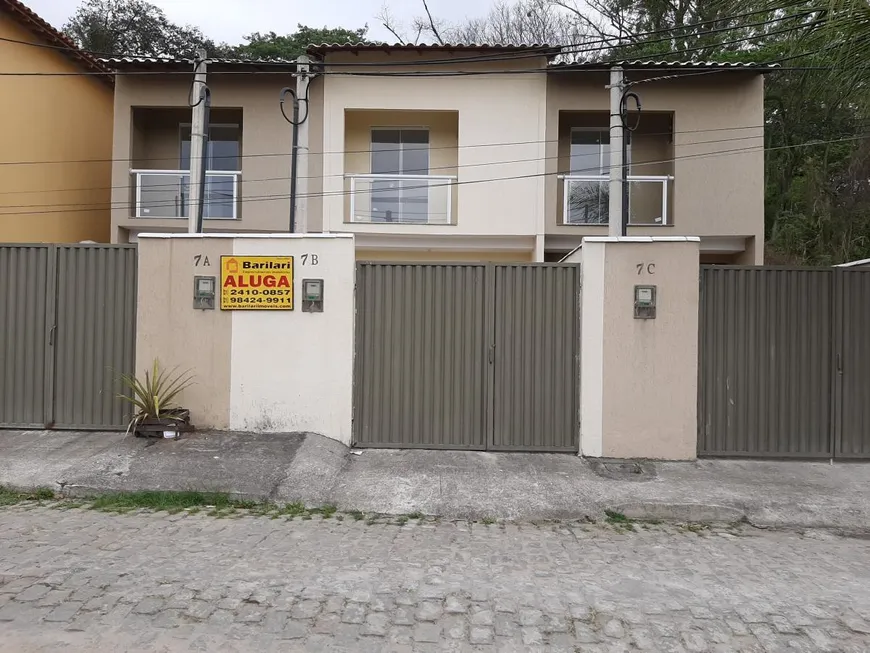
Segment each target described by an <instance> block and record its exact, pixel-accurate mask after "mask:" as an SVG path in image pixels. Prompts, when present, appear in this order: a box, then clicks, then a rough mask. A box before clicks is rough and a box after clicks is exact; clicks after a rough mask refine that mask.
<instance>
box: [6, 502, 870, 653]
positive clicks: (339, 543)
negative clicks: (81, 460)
mask: <svg viewBox="0 0 870 653" xmlns="http://www.w3.org/2000/svg"><path fill="white" fill-rule="evenodd" d="M868 563H870V542H868V541H866V540H861V539H842V538H838V537H834V536H830V535H825V534H822V533H817V534H811V535H807V536H801V535H799V534H794V533H779V532H768V531H758V530H754V529H751V528H748V527H746V528H740V529H736V530H730V529H729V530H723V531H721V532H720V531H715V530H714V531H709V530H702V531H700V532H693V531H692V530H688V529H680V528H678V527H674V526H649V527H648V528H641V527H637V529H636V530H635V531H632V532H624V531H623V530H622V529H618V528H614V527H612V526H606V525H603V524H602V525H595V524H576V523H570V524H568V523H548V524H542V525H534V524H523V525H514V524H507V525H500V524H492V525H484V524H479V523H475V524H468V523H465V522H461V523H449V522H433V521H422V522H418V521H417V520H413V519H412V520H409V521H408V523H406V524H404V525H399V524H396V523H392V524H390V523H373V524H368V523H366V521H357V520H354V519H352V518H350V517H348V516H345V517H344V519H343V521H338V520H337V519H336V518H332V519H321V518H320V517H315V518H313V519H311V520H300V519H295V520H293V521H286V520H285V519H284V518H280V519H270V518H268V517H256V516H244V517H234V518H220V519H218V518H215V517H209V516H206V515H204V514H203V513H200V514H196V515H188V514H178V515H172V516H170V515H167V514H166V513H137V514H127V515H114V514H106V513H101V512H96V511H91V510H83V509H73V510H61V509H58V508H56V507H49V506H43V507H33V506H28V505H19V506H15V507H10V508H4V509H0V622H3V623H2V625H0V650H2V651H14V652H16V653H22V652H29V651H55V650H57V651H61V650H63V651H99V652H101V653H102V652H106V651H209V652H211V651H256V652H257V653H265V652H267V651H296V650H298V651H321V650H323V651H326V650H329V651H440V650H459V651H465V650H468V651H475V650H479V651H535V650H542V651H543V650H548V651H570V652H572V653H574V652H576V651H628V650H649V651H707V650H712V651H783V650H795V651H817V650H818V651H865V650H870V564H868Z"/></svg>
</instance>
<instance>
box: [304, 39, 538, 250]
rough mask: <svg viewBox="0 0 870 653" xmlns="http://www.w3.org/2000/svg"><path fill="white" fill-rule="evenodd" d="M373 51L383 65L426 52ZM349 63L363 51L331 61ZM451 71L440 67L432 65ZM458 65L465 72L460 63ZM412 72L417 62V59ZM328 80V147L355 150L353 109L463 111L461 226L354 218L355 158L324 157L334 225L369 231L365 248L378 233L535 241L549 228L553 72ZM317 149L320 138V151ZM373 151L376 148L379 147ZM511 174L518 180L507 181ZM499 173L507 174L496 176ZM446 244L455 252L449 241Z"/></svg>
mask: <svg viewBox="0 0 870 653" xmlns="http://www.w3.org/2000/svg"><path fill="white" fill-rule="evenodd" d="M365 56H366V57H367V60H371V61H373V63H377V61H378V57H379V56H381V57H382V58H383V60H384V61H391V62H395V61H400V60H410V61H420V60H421V58H420V57H419V56H418V55H416V54H406V53H395V54H393V55H391V56H387V55H377V54H369V53H366V55H365ZM345 59H346V60H348V61H359V60H360V58H359V57H354V56H353V55H331V56H330V57H329V60H328V62H329V63H330V64H331V65H332V66H333V67H332V68H331V70H340V68H339V67H338V64H340V63H342V62H343V61H344V60H345ZM543 63H544V61H543V58H541V59H540V60H538V59H523V60H519V62H518V63H516V64H512V65H516V66H518V67H525V66H528V67H530V68H539V67H541V66H542V65H543ZM503 66H504V64H503V63H494V64H474V67H475V68H476V69H480V70H485V69H487V67H491V68H493V69H496V68H503ZM468 67H469V65H466V66H465V68H468ZM441 68H443V67H439V66H430V67H427V68H426V70H427V71H430V72H431V71H434V70H438V69H441ZM451 68H452V69H454V70H455V66H453V67H451ZM407 69H408V70H413V69H414V67H413V66H410V65H409V66H407ZM447 69H450V68H447ZM367 70H369V69H367ZM371 70H378V68H377V67H374V68H372V69H371ZM393 70H394V69H393ZM403 70H406V69H405V68H403ZM322 83H323V85H324V102H323V111H324V114H323V115H324V118H323V120H324V123H323V143H322V149H323V151H327V152H341V151H344V150H349V149H353V148H351V147H350V146H349V144H348V143H347V142H346V140H347V134H348V130H347V129H346V125H345V119H346V115H348V114H347V112H348V111H349V110H372V111H384V110H389V111H425V112H436V111H437V112H455V113H458V117H459V126H458V144H459V147H458V151H457V157H456V165H457V167H458V176H459V185H458V186H455V187H454V193H455V195H456V208H457V216H458V220H457V222H456V224H455V225H396V224H390V225H384V224H348V223H346V222H345V220H346V209H345V202H344V199H343V196H342V194H343V192H344V190H345V188H344V180H343V175H344V174H345V172H347V170H346V169H345V162H344V161H343V159H342V158H341V157H332V156H327V157H325V159H324V162H323V190H324V195H325V197H324V200H323V216H324V222H323V226H324V230H328V231H351V232H354V233H356V234H357V235H358V236H359V238H358V245H360V246H365V247H367V248H377V247H378V245H377V244H372V240H371V239H370V238H368V237H370V236H371V235H375V236H382V235H384V234H401V235H406V236H407V235H413V236H419V237H421V239H422V240H424V241H425V239H426V238H429V237H432V236H440V237H446V238H454V239H457V240H458V239H461V238H463V237H466V236H472V235H476V236H505V237H517V236H521V237H524V238H527V239H529V238H533V237H534V236H536V235H537V234H543V226H544V204H543V189H544V180H543V174H544V172H545V167H544V160H543V157H544V155H545V151H544V143H543V140H544V125H545V110H546V77H545V76H544V75H531V74H517V75H504V74H500V75H481V76H463V77H455V76H454V77H431V76H430V77H422V78H420V77H354V76H341V75H327V76H325V77H324V78H323V80H322ZM315 147H317V145H316V144H314V143H313V142H312V148H315ZM363 149H370V145H368V146H367V147H365V148H363ZM503 177H516V178H514V179H499V178H503ZM495 179H498V180H497V181H491V180H495ZM444 248H445V249H451V248H450V247H449V245H446V246H444ZM529 249H532V247H531V246H530V247H529Z"/></svg>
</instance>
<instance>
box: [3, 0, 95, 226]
mask: <svg viewBox="0 0 870 653" xmlns="http://www.w3.org/2000/svg"><path fill="white" fill-rule="evenodd" d="M0 37H2V38H6V39H14V40H19V41H28V42H38V41H39V37H38V36H37V35H36V34H34V33H32V32H30V31H29V30H27V29H25V28H24V27H22V26H21V25H19V24H18V23H17V22H16V21H14V20H13V19H11V18H10V17H9V16H8V15H7V14H6V13H4V12H3V11H0ZM22 71H26V72H54V73H58V72H60V73H80V72H82V71H81V69H79V68H78V67H77V66H76V65H75V64H74V63H73V62H72V61H71V60H70V59H68V58H67V57H65V56H64V55H63V54H61V53H59V52H57V51H56V50H51V49H48V48H37V47H32V46H27V45H21V44H17V43H10V42H8V41H2V42H0V73H7V72H22ZM0 96H2V97H3V98H4V101H2V102H0V124H3V125H5V126H6V127H7V128H6V129H5V130H4V132H3V138H2V145H0V152H2V154H0V157H2V160H3V161H13V162H14V161H62V162H64V163H58V164H51V165H49V164H42V163H40V164H34V165H7V166H3V174H2V175H0V242H66V243H73V242H79V241H82V240H94V241H98V242H106V241H107V240H108V239H109V186H111V171H110V163H109V159H111V156H112V127H111V125H112V88H111V86H110V85H109V84H107V83H106V82H105V81H102V80H100V79H98V78H97V77H96V76H93V75H69V76H54V77H40V76H29V77H15V76H8V77H2V82H0ZM50 98H54V99H55V100H56V101H52V100H51V99H50Z"/></svg>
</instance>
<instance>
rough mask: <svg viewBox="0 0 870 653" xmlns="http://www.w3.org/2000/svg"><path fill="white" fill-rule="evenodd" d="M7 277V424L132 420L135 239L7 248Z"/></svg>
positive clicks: (2, 270) (1, 271)
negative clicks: (126, 384) (125, 390)
mask: <svg viewBox="0 0 870 653" xmlns="http://www.w3.org/2000/svg"><path fill="white" fill-rule="evenodd" d="M0 275H2V276H0V326H2V332H0V427H13V428H81V429H99V428H117V427H121V426H123V425H124V421H125V420H124V415H125V413H129V409H128V408H127V407H126V406H125V405H124V404H123V402H122V401H120V400H119V399H118V398H117V395H118V394H119V393H120V391H121V390H122V386H121V383H120V380H119V377H120V375H121V374H124V373H130V372H132V371H133V365H134V355H135V323H136V248H135V246H134V245H0Z"/></svg>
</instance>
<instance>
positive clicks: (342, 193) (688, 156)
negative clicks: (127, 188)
mask: <svg viewBox="0 0 870 653" xmlns="http://www.w3.org/2000/svg"><path fill="white" fill-rule="evenodd" d="M867 138H870V133H867V134H860V135H856V136H849V137H843V138H837V139H829V140H822V141H809V142H806V143H794V144H791V145H780V146H774V147H764V146H763V145H762V146H750V147H740V148H734V149H730V150H719V151H717V152H706V153H698V154H686V155H682V156H675V157H670V158H667V159H661V160H659V161H648V162H645V163H644V164H643V165H656V164H664V163H671V162H675V161H682V160H688V159H693V160H696V159H707V158H715V157H719V156H729V155H732V154H739V153H746V152H773V151H779V150H788V149H795V148H801V147H814V146H818V145H830V144H834V143H844V142H849V141H857V140H864V139H867ZM613 167H614V166H612V165H611V166H610V168H613ZM565 174H566V173H564V172H560V171H552V172H542V173H531V174H525V175H513V176H504V177H495V178H491V179H468V180H460V181H448V182H446V183H438V184H426V185H421V186H417V187H406V188H405V190H413V189H414V188H427V189H431V188H438V187H445V186H465V185H471V184H481V183H492V182H499V181H516V180H521V179H535V178H542V177H552V176H560V175H565ZM397 176H399V175H397ZM409 181H410V180H409ZM602 181H607V180H606V179H605V180H602ZM372 192H380V191H377V190H369V191H360V190H357V191H355V193H350V191H345V190H337V191H322V192H319V193H306V194H304V195H300V196H299V197H300V198H303V197H304V198H308V199H312V198H327V197H336V196H349V195H351V194H353V195H365V194H371V193H372ZM286 199H289V195H284V194H277V195H263V196H250V197H241V198H239V199H238V200H237V201H238V202H240V203H248V202H263V201H277V200H286ZM152 206H158V203H155V204H153V205H152ZM166 206H175V202H171V203H167V204H166ZM126 207H129V202H124V203H123V204H120V205H114V204H113V203H111V202H109V203H103V204H94V205H91V207H90V208H81V209H59V210H51V211H44V210H43V211H12V212H0V215H44V214H51V213H78V212H90V211H96V210H106V209H111V208H126ZM137 219H140V220H143V225H147V221H148V220H149V219H150V218H137ZM155 219H156V218H155ZM165 219H173V218H165Z"/></svg>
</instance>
